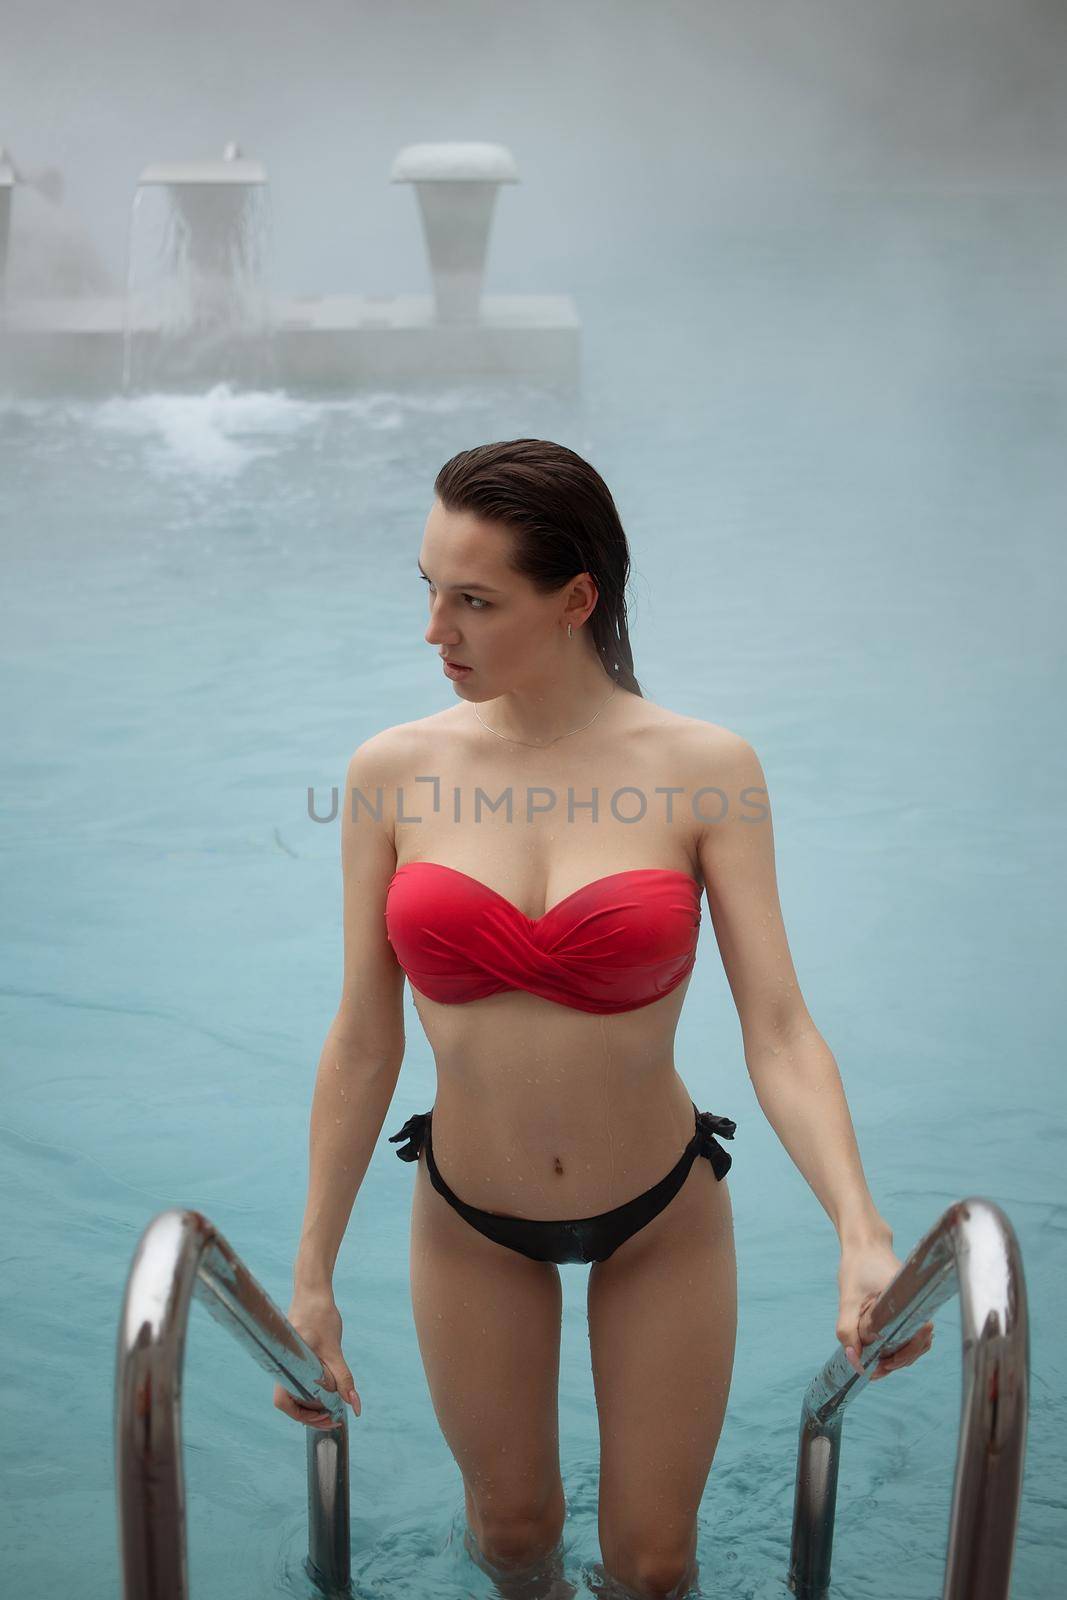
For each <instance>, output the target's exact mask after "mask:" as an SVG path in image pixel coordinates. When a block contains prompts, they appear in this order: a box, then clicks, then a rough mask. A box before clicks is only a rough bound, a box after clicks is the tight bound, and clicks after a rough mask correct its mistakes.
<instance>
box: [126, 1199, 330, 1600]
mask: <svg viewBox="0 0 1067 1600" xmlns="http://www.w3.org/2000/svg"><path fill="white" fill-rule="evenodd" d="M194 1296H195V1297H196V1298H197V1299H198V1300H200V1301H201V1302H202V1304H203V1305H205V1306H206V1307H207V1309H208V1311H209V1312H210V1313H211V1315H212V1316H213V1317H214V1318H215V1320H216V1322H219V1323H221V1325H222V1326H223V1327H224V1328H226V1329H227V1330H228V1331H229V1332H230V1333H232V1334H233V1336H234V1337H235V1338H236V1339H237V1341H238V1342H239V1343H240V1344H242V1345H243V1346H244V1347H245V1349H246V1350H247V1351H248V1352H249V1354H250V1355H251V1356H252V1357H253V1359H254V1360H255V1361H257V1362H258V1363H259V1365H260V1366H261V1367H264V1368H265V1369H266V1371H267V1372H269V1373H270V1374H271V1375H272V1377H274V1378H276V1379H277V1381H278V1382H279V1383H280V1384H282V1386H283V1387H284V1388H286V1389H288V1391H289V1393H290V1394H292V1395H294V1396H295V1397H296V1398H297V1399H298V1400H301V1401H303V1402H304V1403H305V1404H308V1403H310V1404H313V1405H316V1406H321V1408H322V1409H323V1410H324V1411H328V1412H330V1414H331V1416H332V1417H333V1418H334V1421H335V1424H336V1426H335V1427H332V1428H329V1429H326V1428H310V1427H307V1428H305V1432H306V1435H307V1471H308V1556H307V1561H306V1562H305V1571H306V1572H307V1574H308V1576H309V1577H310V1578H311V1580H312V1582H313V1583H314V1584H316V1585H317V1587H318V1588H319V1589H321V1590H322V1591H323V1593H325V1594H328V1595H344V1594H349V1593H350V1588H349V1580H350V1577H351V1550H350V1545H349V1508H348V1423H347V1419H346V1417H345V1406H344V1402H343V1401H342V1399H341V1398H340V1396H339V1395H338V1394H337V1393H336V1392H335V1391H334V1390H331V1389H325V1388H323V1387H322V1379H323V1377H324V1376H325V1373H326V1368H325V1367H324V1365H323V1363H322V1361H321V1360H320V1358H319V1357H318V1356H317V1355H316V1354H315V1353H314V1351H313V1350H311V1349H310V1348H309V1346H308V1345H306V1344H305V1343H304V1341H303V1339H302V1338H301V1337H300V1335H299V1334H298V1333H297V1331H296V1329H295V1328H294V1327H293V1326H292V1324H291V1323H290V1322H289V1321H288V1320H287V1318H286V1317H285V1316H283V1314H282V1313H281V1311H279V1309H278V1307H277V1306H276V1305H275V1304H274V1302H273V1300H271V1298H270V1296H269V1295H268V1294H267V1293H266V1291H265V1290H264V1289H263V1288H261V1286H260V1285H259V1284H258V1283H257V1282H256V1280H255V1278H253V1277H252V1274H251V1273H250V1272H249V1271H248V1269H247V1267H245V1265H244V1263H243V1262H242V1261H241V1260H240V1258H239V1257H238V1255H237V1254H236V1252H235V1251H234V1250H233V1249H232V1248H231V1246H230V1245H229V1244H227V1242H226V1240H225V1239H224V1238H223V1236H222V1235H221V1234H220V1233H219V1231H218V1229H217V1228H215V1227H214V1225H213V1224H212V1223H211V1222H209V1221H208V1219H207V1217H205V1216H203V1215H202V1214H201V1213H200V1212H199V1211H184V1210H179V1209H177V1208H171V1209H170V1210H167V1211H161V1212H160V1214H159V1215H158V1216H157V1217H155V1218H153V1220H152V1221H151V1222H150V1223H149V1224H148V1227H147V1228H146V1229H145V1230H144V1233H143V1234H142V1235H141V1238H140V1241H139V1243H138V1245H137V1249H136V1251H135V1252H134V1257H133V1262H132V1264H131V1266H130V1272H129V1277H128V1278H127V1280H126V1293H125V1297H124V1299H123V1302H122V1315H121V1317H120V1319H119V1333H118V1350H117V1359H116V1364H115V1418H114V1420H115V1482H116V1489H117V1493H118V1521H119V1551H120V1556H121V1561H122V1592H123V1596H124V1600H187V1597H188V1593H189V1571H188V1560H187V1544H186V1528H185V1480H184V1474H183V1472H182V1445H181V1390H182V1367H183V1359H184V1353H185V1330H186V1326H187V1324H188V1319H189V1307H190V1305H191V1303H192V1300H193V1297H194Z"/></svg>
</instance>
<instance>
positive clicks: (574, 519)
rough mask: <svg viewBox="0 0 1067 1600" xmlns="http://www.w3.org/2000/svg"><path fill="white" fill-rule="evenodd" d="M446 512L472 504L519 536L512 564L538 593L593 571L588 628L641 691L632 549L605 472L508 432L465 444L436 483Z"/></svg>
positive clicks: (608, 660)
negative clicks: (630, 624) (632, 629)
mask: <svg viewBox="0 0 1067 1600" xmlns="http://www.w3.org/2000/svg"><path fill="white" fill-rule="evenodd" d="M433 487H434V493H435V494H436V496H437V498H438V499H439V500H440V502H441V504H442V505H443V506H444V508H445V510H446V511H469V512H471V513H472V514H473V515H474V516H477V517H482V518H483V519H484V520H485V521H486V522H500V523H503V524H504V525H505V526H506V527H507V528H509V529H510V530H511V532H512V534H513V535H514V538H513V541H512V552H511V556H510V559H509V565H510V566H511V568H512V570H513V571H515V572H518V573H521V575H522V576H523V577H524V578H528V579H529V580H530V582H531V583H532V584H533V586H534V588H535V589H538V590H539V591H540V592H541V593H542V594H552V593H554V592H555V591H556V590H557V589H560V588H562V587H563V585H564V584H565V583H566V582H567V580H568V578H576V577H577V576H578V574H579V573H580V572H588V573H589V575H590V577H591V578H592V579H593V581H594V583H595V584H596V586H597V602H596V605H595V606H594V608H593V610H592V612H591V613H590V616H589V620H588V622H587V624H586V626H587V627H588V628H589V629H590V630H591V632H592V635H593V643H594V645H595V646H596V649H597V651H598V652H599V655H600V659H601V662H602V663H603V666H604V670H605V672H606V673H607V674H608V676H609V677H610V678H613V679H614V680H615V682H616V683H618V685H619V687H620V688H621V689H628V690H629V691H630V693H631V694H636V695H640V694H642V690H641V685H640V684H639V683H638V681H637V679H636V678H635V677H634V658H633V652H632V651H631V649H630V634H629V630H628V628H627V614H626V583H627V580H628V578H629V575H630V547H629V544H628V543H627V540H626V534H625V532H624V531H623V526H622V523H621V522H620V520H619V513H618V512H617V511H616V509H615V502H614V500H613V499H612V498H611V493H610V491H609V489H608V486H607V484H606V483H605V482H604V480H603V478H602V477H601V476H600V474H599V473H598V472H597V471H596V469H595V468H594V467H591V466H590V465H589V463H588V461H583V460H582V457H581V456H579V455H575V453H574V451H573V450H568V449H567V448H566V446H565V445H562V444H553V443H552V441H551V440H550V439H507V440H504V441H502V442H500V443H498V444H481V445H477V446H476V447H475V448H474V449H473V450H461V451H460V452H459V454H458V455H455V456H453V457H452V459H451V460H450V461H446V462H445V464H444V466H443V467H442V468H441V470H440V472H439V473H438V474H437V477H436V479H435V481H434V486H433Z"/></svg>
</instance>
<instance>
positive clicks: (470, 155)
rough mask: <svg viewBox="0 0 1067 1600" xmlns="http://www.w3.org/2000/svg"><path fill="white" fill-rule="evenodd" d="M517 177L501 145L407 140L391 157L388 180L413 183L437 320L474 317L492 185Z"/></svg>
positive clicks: (492, 198)
mask: <svg viewBox="0 0 1067 1600" xmlns="http://www.w3.org/2000/svg"><path fill="white" fill-rule="evenodd" d="M518 181H519V174H518V169H517V167H516V165H515V160H514V158H513V156H512V154H511V151H510V150H508V149H507V147H506V146H505V145H502V144H461V143H444V144H409V145H406V146H405V147H404V149H402V150H401V151H400V152H399V154H398V155H397V156H396V158H395V160H394V161H393V168H392V172H391V173H390V182H391V183H413V184H414V185H415V193H416V197H417V199H418V202H419V211H420V214H421V216H422V228H423V235H424V237H425V239H426V249H427V251H428V253H429V257H430V272H431V274H432V277H433V288H434V300H435V304H436V310H437V319H438V321H439V322H476V321H477V320H478V315H479V310H480V305H481V297H482V284H483V282H484V279H485V259H486V252H487V250H488V245H489V227H490V223H491V222H492V217H493V207H494V205H495V204H496V195H497V189H498V188H499V187H500V185H501V184H502V183H518Z"/></svg>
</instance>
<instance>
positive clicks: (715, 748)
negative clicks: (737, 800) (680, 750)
mask: <svg viewBox="0 0 1067 1600" xmlns="http://www.w3.org/2000/svg"><path fill="white" fill-rule="evenodd" d="M646 705H647V708H648V717H649V726H650V727H652V728H655V729H658V730H661V731H662V733H663V735H664V737H666V738H668V739H670V740H671V742H672V744H675V745H677V744H679V743H681V744H682V745H683V747H684V748H686V749H692V750H694V751H695V752H697V753H699V752H703V753H704V754H705V755H707V754H715V753H722V754H723V755H727V754H730V753H731V752H735V751H738V750H740V748H741V746H742V745H744V744H745V743H746V741H745V740H744V738H743V737H742V735H741V734H739V733H735V732H734V730H733V729H732V728H727V727H724V726H723V724H722V723H720V722H708V721H707V720H706V719H705V718H703V717H691V716H687V715H686V714H685V712H682V711H671V710H669V709H668V707H666V706H660V705H656V704H655V702H654V701H651V700H649V701H647V702H646Z"/></svg>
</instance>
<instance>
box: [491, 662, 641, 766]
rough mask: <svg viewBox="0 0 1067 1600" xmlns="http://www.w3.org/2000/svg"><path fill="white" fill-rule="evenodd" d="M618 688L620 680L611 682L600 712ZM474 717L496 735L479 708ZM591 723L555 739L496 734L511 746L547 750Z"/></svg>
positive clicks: (591, 720) (614, 679) (592, 718)
mask: <svg viewBox="0 0 1067 1600" xmlns="http://www.w3.org/2000/svg"><path fill="white" fill-rule="evenodd" d="M618 687H619V682H618V679H617V678H613V679H612V681H611V694H609V695H608V698H607V700H605V701H604V705H602V706H601V707H600V711H603V709H604V706H606V705H607V703H608V700H610V699H611V695H613V694H614V693H615V690H616V689H617V688H618ZM600 711H594V713H593V715H592V716H591V717H590V718H589V722H595V721H596V719H597V717H599V715H600ZM474 715H475V716H476V717H478V721H479V722H480V723H481V724H482V727H483V728H484V729H485V731H486V732H487V733H496V729H495V728H491V727H490V726H489V724H488V722H485V721H484V720H483V719H482V718H481V717H480V716H478V707H477V706H475V707H474ZM589 722H583V723H582V725H581V727H580V728H571V729H569V730H568V731H567V732H566V733H557V734H556V737H555V738H554V739H544V740H542V739H513V738H512V737H511V735H510V734H509V733H496V736H497V738H498V739H506V740H507V741H508V743H509V744H527V745H530V746H531V747H532V748H537V749H545V748H547V746H548V745H550V744H558V742H559V740H560V739H569V738H570V736H571V734H572V733H581V731H582V728H588V726H589Z"/></svg>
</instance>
